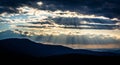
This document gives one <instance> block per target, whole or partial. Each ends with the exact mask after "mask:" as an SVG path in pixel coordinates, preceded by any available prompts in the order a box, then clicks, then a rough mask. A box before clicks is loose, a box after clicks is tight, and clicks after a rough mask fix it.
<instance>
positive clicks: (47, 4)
mask: <svg viewBox="0 0 120 65" xmlns="http://www.w3.org/2000/svg"><path fill="white" fill-rule="evenodd" d="M38 1H42V2H43V3H44V5H42V7H39V6H38V5H37V4H36V2H38ZM119 3H120V0H0V6H4V7H7V8H0V12H1V13H2V12H5V11H6V12H11V11H12V12H14V11H15V10H16V7H19V6H23V5H27V6H30V7H34V8H38V9H43V10H52V11H54V10H70V11H76V12H80V13H83V14H96V15H102V16H107V17H111V18H113V17H117V18H120V16H119V15H120V8H119V7H120V5H119ZM9 7H11V8H13V9H12V10H11V9H10V8H9ZM16 11H17V10H16Z"/></svg>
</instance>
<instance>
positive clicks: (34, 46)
mask: <svg viewBox="0 0 120 65" xmlns="http://www.w3.org/2000/svg"><path fill="white" fill-rule="evenodd" d="M0 51H1V52H0V60H6V61H7V60H8V61H10V60H17V61H19V62H22V61H26V62H27V61H33V62H41V61H42V62H44V61H46V62H49V61H51V62H55V61H56V62H60V61H63V62H67V61H72V60H73V62H75V61H76V62H78V60H83V61H85V60H95V59H99V60H101V59H104V60H107V59H111V60H113V59H112V58H114V56H116V57H117V58H118V57H119V56H120V54H115V53H110V52H96V51H90V50H83V49H78V50H77V49H76V50H75V49H71V48H67V47H63V46H59V45H44V44H38V43H34V42H32V41H30V40H28V39H15V38H13V39H5V40H0ZM29 63H30V62H29Z"/></svg>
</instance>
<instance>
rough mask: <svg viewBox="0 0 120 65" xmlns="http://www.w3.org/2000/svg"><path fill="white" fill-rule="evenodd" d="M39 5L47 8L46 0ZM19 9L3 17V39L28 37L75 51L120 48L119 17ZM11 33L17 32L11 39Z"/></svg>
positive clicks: (0, 32) (0, 16)
mask: <svg viewBox="0 0 120 65" xmlns="http://www.w3.org/2000/svg"><path fill="white" fill-rule="evenodd" d="M35 4H37V5H38V6H39V7H42V6H44V5H45V3H44V2H42V1H39V2H35V3H33V5H35ZM49 6H50V5H49ZM49 6H48V7H49ZM51 6H52V5H51ZM46 7H47V5H46ZM16 10H17V11H18V13H7V12H3V13H1V14H0V36H1V37H0V39H5V38H14V37H17V38H18V37H19V38H22V37H21V36H19V35H24V36H25V38H28V39H31V40H33V41H35V42H38V43H44V44H52V45H63V46H67V47H71V48H75V49H76V48H77V49H80V48H82V49H99V48H101V49H102V48H103V49H106V48H107V49H109V48H120V23H119V22H120V20H119V18H116V17H112V18H110V17H106V16H102V15H99V16H98V15H96V14H82V13H80V12H76V11H70V10H64V11H63V10H60V9H58V10H54V11H51V10H44V9H38V8H34V7H30V6H27V5H23V6H20V7H17V8H16ZM8 30H10V31H12V32H13V33H12V32H11V34H12V35H11V36H10V35H8V37H7V34H5V33H7V32H8ZM3 32H4V34H3ZM8 33H9V32H8ZM16 34H18V35H16ZM14 35H15V36H14Z"/></svg>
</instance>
